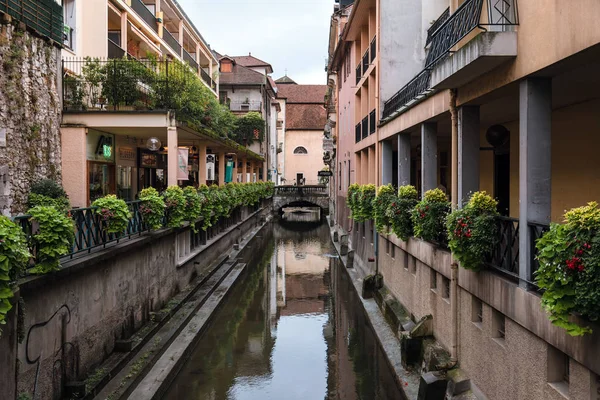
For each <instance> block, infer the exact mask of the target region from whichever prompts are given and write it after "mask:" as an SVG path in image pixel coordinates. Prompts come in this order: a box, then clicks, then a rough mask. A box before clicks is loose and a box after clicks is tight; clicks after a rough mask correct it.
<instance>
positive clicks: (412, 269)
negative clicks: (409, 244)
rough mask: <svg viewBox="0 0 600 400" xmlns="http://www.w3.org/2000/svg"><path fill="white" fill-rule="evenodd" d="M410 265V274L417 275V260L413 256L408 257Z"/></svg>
mask: <svg viewBox="0 0 600 400" xmlns="http://www.w3.org/2000/svg"><path fill="white" fill-rule="evenodd" d="M408 263H409V265H410V273H411V274H413V275H415V276H416V275H417V259H416V258H415V257H413V256H410V255H409V256H408Z"/></svg>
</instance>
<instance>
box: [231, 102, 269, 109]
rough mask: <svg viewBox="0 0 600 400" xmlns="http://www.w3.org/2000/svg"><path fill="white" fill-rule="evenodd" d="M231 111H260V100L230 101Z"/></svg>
mask: <svg viewBox="0 0 600 400" xmlns="http://www.w3.org/2000/svg"><path fill="white" fill-rule="evenodd" d="M229 109H230V110H231V111H262V101H247V102H246V101H231V102H229Z"/></svg>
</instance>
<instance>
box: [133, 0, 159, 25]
mask: <svg viewBox="0 0 600 400" xmlns="http://www.w3.org/2000/svg"><path fill="white" fill-rule="evenodd" d="M131 8H133V11H135V12H136V13H137V15H139V16H140V18H142V19H143V20H144V22H145V23H146V24H148V26H149V27H150V28H152V30H153V31H154V32H158V24H157V23H156V16H155V15H154V14H153V13H152V11H150V9H148V7H147V6H146V4H144V2H142V0H131Z"/></svg>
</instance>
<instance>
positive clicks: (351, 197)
mask: <svg viewBox="0 0 600 400" xmlns="http://www.w3.org/2000/svg"><path fill="white" fill-rule="evenodd" d="M359 192H360V185H359V184H358V183H353V184H351V185H350V186H348V197H346V204H347V205H348V208H349V209H350V212H351V215H350V217H349V218H352V219H354V216H355V215H356V212H357V210H358V193H359Z"/></svg>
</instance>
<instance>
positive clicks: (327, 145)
mask: <svg viewBox="0 0 600 400" xmlns="http://www.w3.org/2000/svg"><path fill="white" fill-rule="evenodd" d="M333 148H334V146H333V139H331V138H323V151H333Z"/></svg>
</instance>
